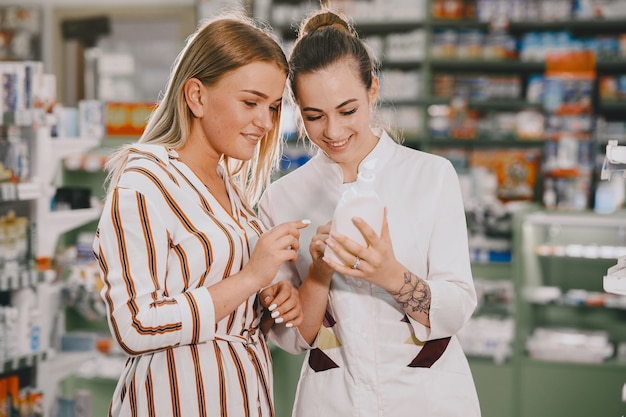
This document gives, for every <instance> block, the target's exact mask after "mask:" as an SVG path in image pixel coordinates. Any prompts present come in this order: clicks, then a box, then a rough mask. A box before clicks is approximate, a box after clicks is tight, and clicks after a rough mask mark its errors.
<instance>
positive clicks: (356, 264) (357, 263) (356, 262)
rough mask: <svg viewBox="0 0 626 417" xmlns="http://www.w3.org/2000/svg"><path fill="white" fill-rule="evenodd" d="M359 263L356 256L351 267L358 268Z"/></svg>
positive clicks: (359, 260)
mask: <svg viewBox="0 0 626 417" xmlns="http://www.w3.org/2000/svg"><path fill="white" fill-rule="evenodd" d="M360 263H361V259H360V258H359V257H358V256H357V257H356V259H355V260H354V265H352V269H359V264H360Z"/></svg>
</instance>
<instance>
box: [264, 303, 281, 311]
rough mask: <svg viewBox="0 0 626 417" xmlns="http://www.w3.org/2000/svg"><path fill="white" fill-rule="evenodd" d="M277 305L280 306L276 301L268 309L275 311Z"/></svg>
mask: <svg viewBox="0 0 626 417" xmlns="http://www.w3.org/2000/svg"><path fill="white" fill-rule="evenodd" d="M276 307H278V306H277V305H276V303H274V304H272V305H271V306H269V307H268V308H267V309H268V310H269V311H274V310H275V309H276Z"/></svg>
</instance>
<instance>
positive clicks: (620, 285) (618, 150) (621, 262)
mask: <svg viewBox="0 0 626 417" xmlns="http://www.w3.org/2000/svg"><path fill="white" fill-rule="evenodd" d="M614 171H624V176H625V177H626V146H619V145H618V142H617V141H616V140H610V141H609V143H608V145H607V146H606V154H605V157H604V164H603V165H602V179H603V180H607V179H610V178H611V172H614ZM603 282H604V290H605V291H606V292H609V293H613V294H620V295H626V255H625V256H622V257H620V258H619V259H618V260H617V263H616V264H615V265H614V266H612V267H610V268H609V269H608V270H607V273H606V275H605V276H604V281H603Z"/></svg>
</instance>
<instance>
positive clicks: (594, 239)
mask: <svg viewBox="0 0 626 417" xmlns="http://www.w3.org/2000/svg"><path fill="white" fill-rule="evenodd" d="M624 216H626V212H624V211H623V210H622V211H617V212H614V213H611V214H602V215H599V214H597V213H594V212H584V213H578V212H559V211H556V210H540V209H538V210H536V211H533V212H530V213H526V214H524V215H520V216H518V217H516V239H515V245H514V248H515V252H514V259H516V260H517V262H516V265H515V285H516V293H517V294H519V296H518V297H517V301H516V313H517V314H516V319H517V329H516V342H515V366H514V368H515V375H516V379H517V380H518V381H519V382H518V386H517V393H516V397H517V401H518V403H517V406H516V408H517V410H518V412H517V414H516V415H518V416H520V417H530V416H536V415H570V416H586V415H605V414H606V415H610V414H617V415H621V414H623V412H624V404H623V403H622V401H621V395H620V392H621V390H622V386H623V384H624V376H623V375H624V372H625V369H626V368H625V366H626V365H625V362H624V357H623V353H621V352H622V351H623V346H626V331H625V330H624V327H623V323H624V321H625V320H626V298H623V297H622V296H620V295H615V294H606V293H605V292H603V290H602V282H601V280H600V279H599V277H600V276H601V275H602V274H603V271H606V270H607V268H608V267H609V265H611V264H612V263H613V262H614V260H615V258H617V257H620V256H624V254H625V251H626V222H624ZM539 380H541V381H543V384H540V385H538V384H536V381H539ZM544 384H545V385H544ZM545 386H549V387H550V389H549V390H546V389H545V388H544V387H545ZM572 393H575V395H572Z"/></svg>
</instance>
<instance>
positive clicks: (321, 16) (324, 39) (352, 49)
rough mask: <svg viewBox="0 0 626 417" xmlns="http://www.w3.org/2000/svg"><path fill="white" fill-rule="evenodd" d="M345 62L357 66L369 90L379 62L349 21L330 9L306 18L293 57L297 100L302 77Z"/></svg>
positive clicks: (293, 86) (291, 64) (292, 85)
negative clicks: (301, 75)
mask: <svg viewBox="0 0 626 417" xmlns="http://www.w3.org/2000/svg"><path fill="white" fill-rule="evenodd" d="M344 59H346V60H348V62H350V63H351V64H352V65H354V67H355V70H356V73H357V74H358V76H359V78H360V79H361V82H362V83H363V86H364V87H365V88H366V89H368V90H369V88H370V87H371V86H372V78H373V77H374V72H375V70H376V66H377V63H376V62H375V60H374V58H373V57H372V56H371V55H370V53H369V51H368V49H367V47H366V45H365V43H364V42H363V41H362V40H361V39H360V38H359V36H358V34H357V32H356V31H355V30H354V28H353V27H352V25H351V24H350V23H349V22H348V20H347V19H345V18H344V17H342V16H340V15H338V14H336V13H334V12H332V11H330V10H328V9H327V8H322V9H321V10H319V11H317V12H316V13H314V14H313V15H312V16H310V17H309V18H308V19H305V20H304V21H303V22H302V25H301V26H300V29H299V31H298V39H297V40H296V43H295V44H294V47H293V49H292V51H291V55H290V58H289V86H290V88H291V94H292V95H293V98H294V100H295V101H296V102H297V101H298V97H297V92H296V83H297V80H298V75H300V74H305V73H310V72H313V71H317V70H321V69H324V68H327V67H328V66H330V65H332V64H335V63H337V62H339V61H341V60H344Z"/></svg>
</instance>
